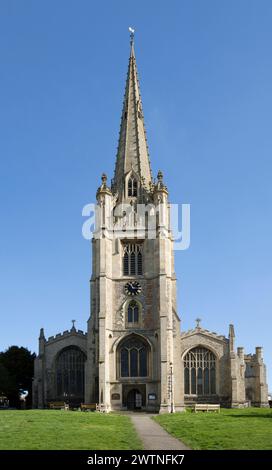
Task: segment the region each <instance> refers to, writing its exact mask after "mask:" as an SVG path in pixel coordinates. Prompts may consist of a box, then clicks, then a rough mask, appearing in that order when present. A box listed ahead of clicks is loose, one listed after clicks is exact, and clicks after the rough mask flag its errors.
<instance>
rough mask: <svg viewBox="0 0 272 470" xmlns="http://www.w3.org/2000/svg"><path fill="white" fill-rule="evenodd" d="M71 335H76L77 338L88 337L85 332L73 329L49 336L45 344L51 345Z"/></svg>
mask: <svg viewBox="0 0 272 470" xmlns="http://www.w3.org/2000/svg"><path fill="white" fill-rule="evenodd" d="M69 335H76V336H87V333H84V331H83V330H76V329H75V328H71V330H65V331H63V333H57V334H56V335H55V336H49V338H48V339H47V340H45V343H46V344H48V343H51V342H52V341H57V340H59V339H62V338H64V337H67V336H69Z"/></svg>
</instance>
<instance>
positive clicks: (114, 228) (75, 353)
mask: <svg viewBox="0 0 272 470" xmlns="http://www.w3.org/2000/svg"><path fill="white" fill-rule="evenodd" d="M199 323H200V321H199V320H198V321H197V326H196V327H195V328H194V329H192V330H189V331H187V332H182V333H181V332H180V318H179V316H178V313H177V305H176V276H175V270H174V251H173V237H172V233H171V229H170V204H169V200H168V190H167V187H166V186H165V184H164V181H163V174H162V172H161V171H159V172H158V175H157V178H156V179H153V178H152V172H151V165H150V160H149V153H148V146H147V139H146V132H145V126H144V115H143V106H142V100H141V95H140V88H139V81H138V75H137V66H136V59H135V53H134V38H133V35H132V36H131V47H130V57H129V65H128V73H127V79H126V87H125V95H124V103H123V110H122V116H121V126H120V134H119V143H118V150H117V157H116V163H115V172H114V178H113V180H112V182H111V184H109V183H108V180H107V177H106V175H105V174H103V175H102V182H101V185H100V187H99V188H98V190H97V206H96V227H95V232H94V234H93V239H92V277H91V316H90V319H89V320H88V331H87V334H86V333H84V332H82V331H79V330H76V328H75V327H74V324H73V327H72V328H71V330H69V331H68V330H67V331H65V332H64V333H63V334H57V335H56V336H54V337H50V338H48V340H46V338H45V336H44V331H43V329H42V330H41V333H40V338H39V355H38V356H37V358H36V362H35V378H34V382H33V406H34V407H40V408H42V407H45V406H47V405H48V403H49V402H52V401H53V402H56V401H61V400H63V401H68V402H69V403H70V404H71V405H75V406H79V405H80V403H83V402H84V403H85V404H92V403H97V404H99V406H100V408H102V409H103V410H105V411H111V410H120V409H125V410H126V409H133V410H135V409H136V410H142V409H144V410H150V411H158V412H162V413H164V412H172V411H182V410H184V407H185V406H190V405H192V404H193V403H196V402H200V403H203V402H209V403H221V404H222V405H224V406H232V407H240V406H247V405H249V404H253V405H256V406H267V384H266V370H265V365H264V363H263V358H262V348H259V347H258V348H256V354H254V355H245V353H244V349H243V348H238V350H237V351H235V347H234V339H235V334H234V327H233V325H230V327H229V336H228V338H226V337H225V336H223V335H218V334H216V333H213V332H210V331H207V330H205V329H203V328H202V327H201V326H200V324H199Z"/></svg>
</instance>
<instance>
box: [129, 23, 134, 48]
mask: <svg viewBox="0 0 272 470" xmlns="http://www.w3.org/2000/svg"><path fill="white" fill-rule="evenodd" d="M128 30H129V32H130V45H131V46H133V44H134V34H135V29H133V28H132V27H131V26H129V28H128Z"/></svg>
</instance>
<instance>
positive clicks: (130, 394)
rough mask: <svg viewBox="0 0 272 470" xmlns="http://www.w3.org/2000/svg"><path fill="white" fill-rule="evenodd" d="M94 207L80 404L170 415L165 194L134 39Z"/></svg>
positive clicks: (171, 277)
mask: <svg viewBox="0 0 272 470" xmlns="http://www.w3.org/2000/svg"><path fill="white" fill-rule="evenodd" d="M97 203H98V205H99V208H100V212H101V226H100V227H99V228H100V230H99V233H97V234H96V235H97V236H95V237H94V239H93V243H92V247H93V270H92V278H91V312H92V315H91V318H90V320H89V322H88V347H87V349H88V357H87V371H88V372H87V374H88V375H87V380H86V398H87V400H88V401H90V402H91V401H98V400H99V401H100V403H103V405H104V406H105V408H106V409H107V410H111V409H120V408H122V407H129V408H131V407H132V408H134V407H139V408H141V407H143V406H144V407H145V408H147V409H153V410H155V409H156V410H157V409H160V410H161V411H169V410H170V407H171V400H172V406H174V407H175V409H177V410H181V409H183V406H184V403H183V396H182V393H181V387H180V386H179V387H177V388H175V387H174V384H173V386H172V387H171V384H170V383H169V381H170V380H171V371H172V373H173V374H175V379H176V382H175V383H181V370H180V367H179V366H178V364H177V361H179V357H180V341H179V331H180V326H179V318H178V315H177V313H176V278H175V272H174V263H173V241H172V237H171V231H170V230H169V205H168V191H167V188H166V186H165V185H164V183H163V176H162V173H161V172H159V174H158V179H157V182H154V181H153V179H152V173H151V167H150V160H149V154H148V146H147V141H146V133H145V126H144V115H143V106H142V100H141V95H140V89H139V82H138V76H137V66H136V59H135V54H134V44H133V38H132V39H131V50H130V58H129V65H128V73H127V80H126V88H125V96H124V104H123V111H122V117H121V126H120V135H119V144H118V151H117V157H116V164H115V173H114V178H113V181H112V184H111V187H109V186H108V185H107V178H106V176H105V175H103V176H102V185H101V186H100V187H99V188H98V191H97ZM152 211H153V212H154V214H153V216H152ZM156 213H157V214H158V215H157V220H158V216H160V217H159V218H160V221H159V224H158V223H157V226H156V224H155V223H154V229H153V231H152V228H150V227H148V222H147V221H148V220H152V217H153V220H155V219H156ZM110 214H113V217H110ZM148 228H149V231H150V233H149V234H148V233H147V232H148ZM151 232H152V233H151ZM148 236H150V237H149V238H148ZM171 393H172V396H171V397H170V395H171Z"/></svg>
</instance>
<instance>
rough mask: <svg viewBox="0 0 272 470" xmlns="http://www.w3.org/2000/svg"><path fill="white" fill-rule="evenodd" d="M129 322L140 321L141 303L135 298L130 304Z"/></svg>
mask: <svg viewBox="0 0 272 470" xmlns="http://www.w3.org/2000/svg"><path fill="white" fill-rule="evenodd" d="M127 322H128V324H130V323H131V324H135V323H139V304H138V303H137V302H135V300H132V301H131V302H129V304H128V309H127Z"/></svg>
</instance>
